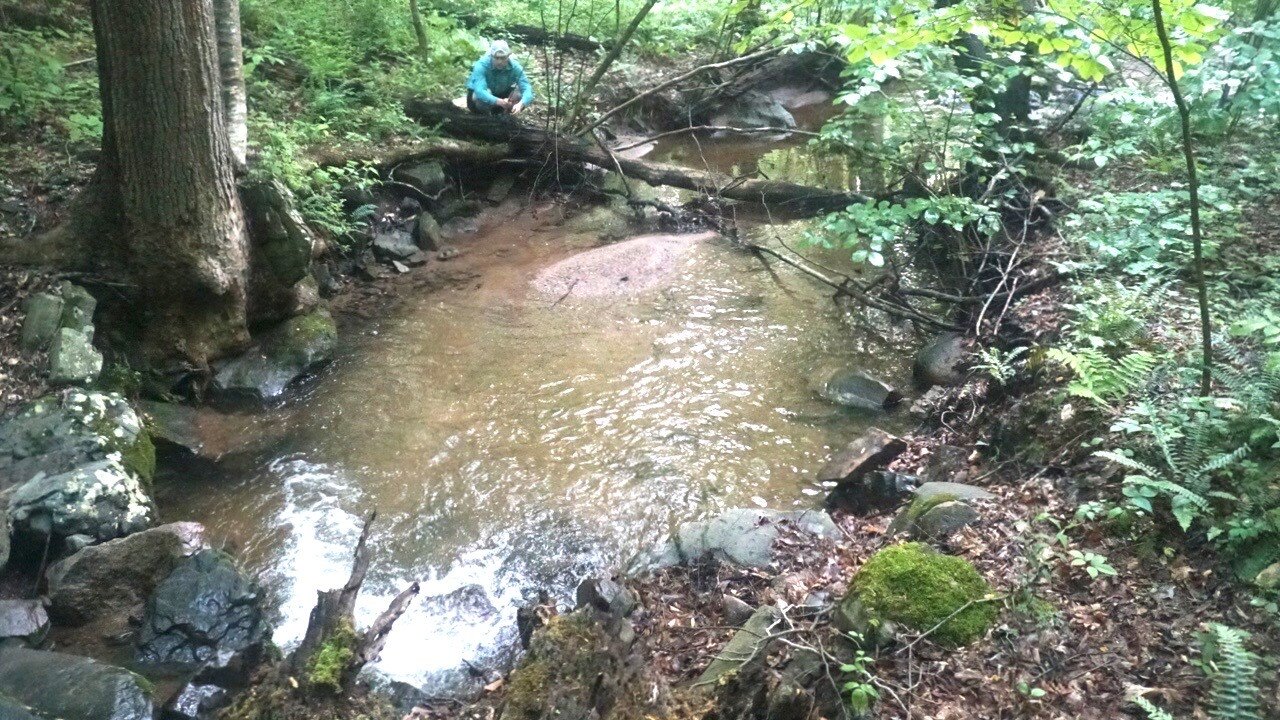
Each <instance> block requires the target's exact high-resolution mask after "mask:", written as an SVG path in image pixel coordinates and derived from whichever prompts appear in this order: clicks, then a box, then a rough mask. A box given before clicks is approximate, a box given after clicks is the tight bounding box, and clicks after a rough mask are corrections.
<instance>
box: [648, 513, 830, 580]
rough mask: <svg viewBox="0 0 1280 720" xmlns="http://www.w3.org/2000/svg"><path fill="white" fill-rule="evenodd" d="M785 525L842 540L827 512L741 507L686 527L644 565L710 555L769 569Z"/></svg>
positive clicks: (679, 529)
mask: <svg viewBox="0 0 1280 720" xmlns="http://www.w3.org/2000/svg"><path fill="white" fill-rule="evenodd" d="M784 525H786V526H790V527H791V528H793V529H795V530H799V531H801V532H804V533H807V534H809V535H813V536H816V537H822V538H827V539H836V538H839V537H840V530H839V528H837V527H836V525H835V523H834V522H832V521H831V516H829V515H827V513H826V512H825V511H821V510H795V511H790V512H783V511H780V510H761V509H755V508H740V509H736V510H729V511H728V512H725V513H723V514H721V515H719V516H717V517H714V518H712V519H710V520H705V521H699V522H689V523H684V524H682V525H681V526H680V527H679V528H678V529H677V530H676V533H675V534H674V535H672V536H671V539H670V540H668V541H667V542H666V543H665V544H664V545H663V546H662V547H660V548H658V549H657V550H655V551H653V552H652V553H650V554H649V555H648V556H647V557H643V558H642V559H641V565H642V567H648V568H661V567H671V566H673V565H680V564H683V563H688V562H692V561H695V560H698V559H699V558H701V557H703V556H704V555H710V556H712V557H713V558H715V559H716V560H719V561H722V562H729V563H733V564H735V565H739V566H742V567H752V568H762V567H768V566H769V565H770V564H771V563H772V562H773V558H774V542H775V541H776V540H777V539H778V535H779V533H780V532H781V528H782V526H784Z"/></svg>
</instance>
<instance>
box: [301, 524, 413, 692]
mask: <svg viewBox="0 0 1280 720" xmlns="http://www.w3.org/2000/svg"><path fill="white" fill-rule="evenodd" d="M377 516H378V514H377V513H376V512H373V513H369V515H368V516H367V517H366V518H365V521H364V527H363V528H361V530H360V539H359V540H358V541H356V549H355V554H354V557H353V558H352V561H351V576H350V577H348V578H347V582H346V583H345V584H344V585H343V586H342V587H340V588H334V589H333V590H321V591H319V592H317V593H316V604H315V606H314V607H312V608H311V615H310V617H309V618H308V619H307V632H306V634H305V635H303V637H302V642H301V643H299V644H298V648H297V649H296V650H294V653H293V657H292V658H290V661H289V663H290V667H291V668H292V670H293V673H294V674H296V675H299V676H302V677H303V678H304V679H305V680H306V681H307V683H308V684H309V685H310V686H312V689H314V690H325V691H330V692H334V693H335V694H343V693H347V692H350V690H351V687H352V685H353V684H354V682H355V679H356V676H357V675H359V674H360V670H361V669H362V668H364V666H365V665H367V664H368V663H371V662H373V661H375V660H377V659H378V653H380V652H382V647H383V645H384V644H385V643H386V640H387V635H388V634H389V633H390V632H391V626H392V625H394V624H395V621H396V620H398V619H399V618H400V616H401V615H403V614H404V612H405V610H407V609H409V603H410V602H411V601H412V600H413V598H414V597H416V596H417V594H418V591H419V585H418V583H417V581H414V582H412V583H410V584H409V586H408V587H407V588H405V589H404V590H401V591H400V594H399V595H397V596H396V597H395V598H394V599H393V600H392V601H391V604H390V605H388V606H387V609H386V610H385V611H383V613H382V614H381V615H379V616H378V618H377V619H376V620H374V621H373V624H372V625H370V626H369V627H368V629H366V630H365V631H364V632H363V633H356V631H355V609H356V598H357V597H358V596H359V595H360V588H361V587H363V586H364V578H365V575H366V574H367V573H368V572H369V563H370V562H371V561H372V560H373V551H372V550H371V549H369V532H370V530H371V529H372V528H373V521H374V520H375V519H376V518H377ZM326 647H327V648H328V649H329V650H328V656H329V658H328V659H329V660H332V659H333V658H335V657H337V658H340V660H339V662H338V663H337V664H336V666H335V664H334V663H332V662H329V663H327V664H326V662H325V660H326V658H325V657H324V656H325V655H326ZM335 648H336V649H338V652H337V653H335V652H334V649H335Z"/></svg>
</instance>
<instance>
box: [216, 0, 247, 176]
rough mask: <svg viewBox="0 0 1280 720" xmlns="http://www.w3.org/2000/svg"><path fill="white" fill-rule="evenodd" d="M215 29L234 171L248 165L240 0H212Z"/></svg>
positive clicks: (223, 101) (223, 103) (241, 169)
mask: <svg viewBox="0 0 1280 720" xmlns="http://www.w3.org/2000/svg"><path fill="white" fill-rule="evenodd" d="M213 16H214V21H215V22H216V23H217V28H218V70H219V74H220V75H221V77H222V107H223V110H225V111H226V113H227V137H228V140H229V141H230V142H231V154H232V155H233V156H234V157H235V160H236V166H237V169H238V170H239V171H241V172H243V171H244V170H245V169H246V168H247V167H248V162H249V103H248V98H247V95H246V93H245V87H244V46H243V44H242V42H241V39H240V0H213Z"/></svg>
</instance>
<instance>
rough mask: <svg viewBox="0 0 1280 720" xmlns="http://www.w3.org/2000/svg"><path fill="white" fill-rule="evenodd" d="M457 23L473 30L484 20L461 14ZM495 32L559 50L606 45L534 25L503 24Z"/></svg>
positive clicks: (592, 50) (601, 48) (604, 46)
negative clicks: (498, 30) (499, 29)
mask: <svg viewBox="0 0 1280 720" xmlns="http://www.w3.org/2000/svg"><path fill="white" fill-rule="evenodd" d="M458 23H459V24H460V25H462V26H463V27H465V28H467V29H469V30H474V29H476V28H479V27H481V26H482V25H483V24H484V20H483V19H482V18H480V17H477V16H475V15H462V16H459V17H458ZM497 34H501V35H505V36H506V37H510V38H514V39H517V40H520V41H522V42H525V43H528V44H530V45H547V46H551V47H556V48H559V49H561V50H582V51H585V52H594V51H596V50H603V49H605V48H606V47H608V45H606V44H605V43H602V42H600V41H599V40H596V39H595V38H589V37H587V36H586V35H579V34H577V33H571V32H566V33H557V32H552V31H551V30H547V29H546V28H540V27H537V26H534V25H503V26H502V29H501V31H500V32H499V33H497Z"/></svg>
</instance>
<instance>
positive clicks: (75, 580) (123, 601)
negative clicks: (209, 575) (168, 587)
mask: <svg viewBox="0 0 1280 720" xmlns="http://www.w3.org/2000/svg"><path fill="white" fill-rule="evenodd" d="M204 547H205V537H204V526H202V525H200V524H199V523H194V522H178V523H169V524H168V525H161V526H159V527H155V528H151V529H150V530H144V531H142V532H139V533H134V534H133V535H129V536H127V537H123V538H119V539H117V540H112V541H110V542H105V543H102V544H101V545H92V546H90V547H87V548H84V549H83V550H81V551H79V552H77V553H75V554H74V555H72V556H71V557H68V558H66V559H65V560H62V561H60V562H58V563H55V564H54V565H53V566H52V567H50V568H49V572H48V575H47V576H46V577H47V579H48V584H49V592H48V596H49V604H50V611H51V612H52V613H53V616H54V618H56V619H57V620H58V621H59V622H60V623H63V624H66V625H80V624H83V623H87V622H92V621H94V620H97V619H99V618H103V617H107V616H112V615H119V616H124V617H127V616H128V615H129V614H131V613H132V612H133V611H134V610H136V609H139V608H141V607H142V603H143V602H144V601H145V600H146V599H147V597H148V596H149V595H150V594H151V592H152V591H153V590H154V589H155V588H156V586H157V585H159V584H160V582H161V581H162V580H164V579H165V578H166V577H168V576H169V574H170V573H171V572H173V569H174V568H175V567H177V565H178V563H179V562H181V561H182V559H183V558H185V557H188V556H190V555H192V554H194V553H195V552H196V551H198V550H200V549H202V548H204ZM121 624H123V621H122V623H121Z"/></svg>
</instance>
